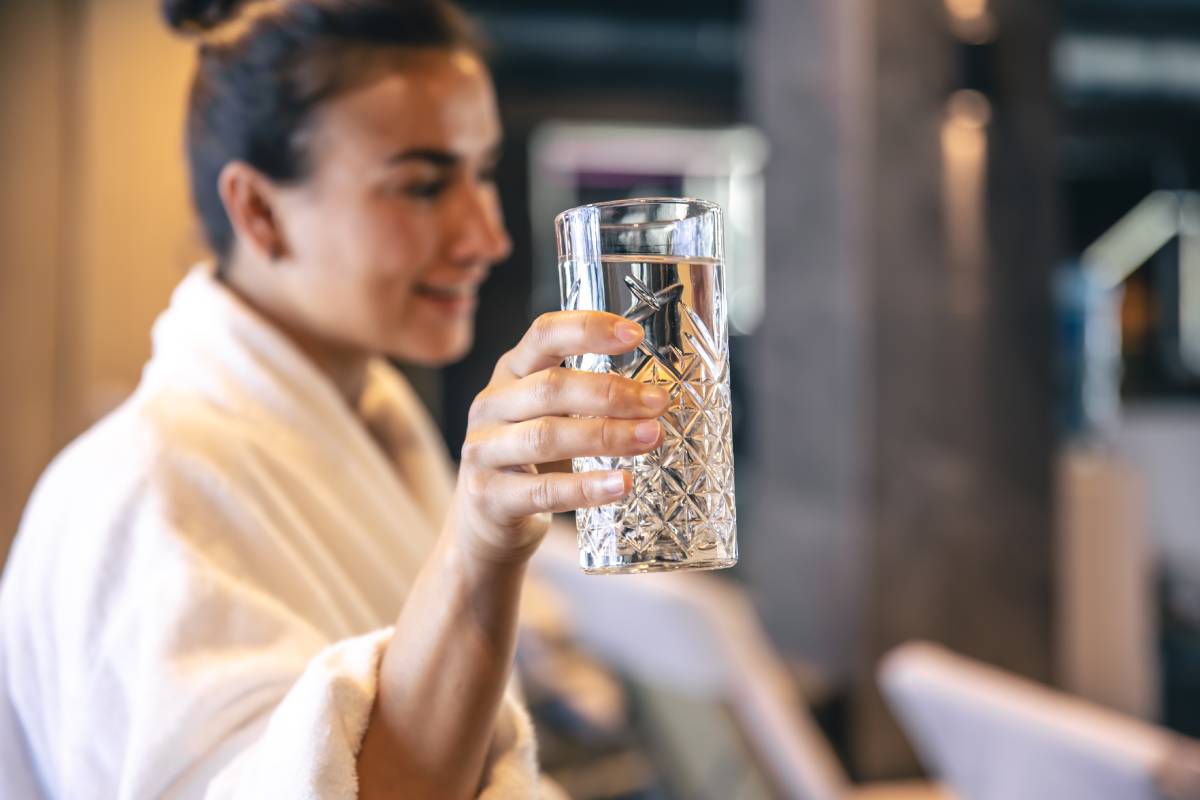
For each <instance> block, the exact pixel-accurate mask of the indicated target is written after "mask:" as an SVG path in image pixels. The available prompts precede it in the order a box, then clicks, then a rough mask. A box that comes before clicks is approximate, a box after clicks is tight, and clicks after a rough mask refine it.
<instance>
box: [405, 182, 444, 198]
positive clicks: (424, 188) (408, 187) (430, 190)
mask: <svg viewBox="0 0 1200 800" xmlns="http://www.w3.org/2000/svg"><path fill="white" fill-rule="evenodd" d="M446 185H447V184H446V181H444V180H436V181H420V182H417V183H401V184H397V185H395V186H394V187H393V189H392V193H393V194H401V195H406V196H408V197H415V198H416V199H418V200H433V199H435V198H437V197H438V195H440V194H441V193H442V192H444V191H445V190H446Z"/></svg>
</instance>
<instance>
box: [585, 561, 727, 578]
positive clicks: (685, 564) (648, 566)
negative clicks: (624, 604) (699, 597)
mask: <svg viewBox="0 0 1200 800" xmlns="http://www.w3.org/2000/svg"><path fill="white" fill-rule="evenodd" d="M737 561H738V560H737V557H736V556H735V557H734V558H714V559H706V560H697V561H633V562H629V563H625V564H592V565H587V564H580V565H579V567H580V569H582V570H583V571H584V572H585V573H586V574H588V575H640V574H645V573H650V572H677V571H680V570H714V569H729V568H730V567H732V566H733V565H735V564H737Z"/></svg>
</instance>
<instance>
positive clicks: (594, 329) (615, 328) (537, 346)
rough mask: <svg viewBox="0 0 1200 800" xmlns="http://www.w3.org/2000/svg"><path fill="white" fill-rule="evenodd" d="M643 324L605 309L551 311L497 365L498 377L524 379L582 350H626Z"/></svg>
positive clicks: (636, 339) (637, 337)
mask: <svg viewBox="0 0 1200 800" xmlns="http://www.w3.org/2000/svg"><path fill="white" fill-rule="evenodd" d="M642 335H643V331H642V326H641V325H638V324H637V323H636V322H630V321H629V320H627V319H625V318H624V317H621V316H619V315H617V314H609V313H607V312H604V311H551V312H548V313H546V314H542V315H541V316H540V317H538V318H537V319H535V320H534V321H533V324H532V325H530V326H529V330H528V331H526V332H525V335H524V336H523V337H522V338H521V341H520V342H518V343H517V346H516V347H514V348H513V349H512V350H510V351H509V352H507V353H505V354H504V355H503V356H501V358H500V361H499V362H498V363H497V364H496V372H497V377H504V376H503V374H502V373H503V372H507V373H508V377H510V378H511V377H512V376H515V377H518V378H524V377H525V376H527V375H532V374H533V373H535V372H538V371H540V370H543V369H546V368H547V367H554V366H557V365H558V364H559V363H561V362H562V360H563V359H564V358H566V357H567V356H573V355H581V354H583V353H603V354H607V355H616V354H617V353H627V352H629V351H630V350H632V349H633V348H634V347H636V346H637V343H638V342H640V341H641V340H642Z"/></svg>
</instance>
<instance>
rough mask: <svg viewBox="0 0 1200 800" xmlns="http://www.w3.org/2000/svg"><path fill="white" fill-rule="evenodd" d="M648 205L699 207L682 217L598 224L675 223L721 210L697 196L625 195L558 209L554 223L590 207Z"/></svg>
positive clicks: (709, 201) (599, 209)
mask: <svg viewBox="0 0 1200 800" xmlns="http://www.w3.org/2000/svg"><path fill="white" fill-rule="evenodd" d="M649 205H683V206H696V207H697V208H699V209H700V212H699V213H698V214H689V215H688V216H686V217H683V219H672V220H652V221H645V222H605V223H599V224H600V225H602V226H604V227H608V226H614V227H624V226H631V227H634V226H641V225H654V224H660V225H671V224H675V223H678V222H682V221H683V220H684V219H691V218H694V217H698V216H702V215H704V214H708V213H711V212H714V211H715V212H718V213H719V212H720V211H721V205H720V204H719V203H714V202H713V201H712V200H701V199H700V198H698V197H627V198H624V199H620V200H604V201H601V202H599V203H584V204H583V205H581V206H575V207H574V208H568V209H567V210H566V211H560V212H559V213H558V214H557V215H555V217H554V221H555V223H562V222H565V221H566V220H567V219H569V218H571V217H573V216H575V215H576V214H578V213H580V212H583V211H587V210H590V209H595V210H597V211H603V210H604V209H606V208H617V207H620V206H629V207H633V206H649Z"/></svg>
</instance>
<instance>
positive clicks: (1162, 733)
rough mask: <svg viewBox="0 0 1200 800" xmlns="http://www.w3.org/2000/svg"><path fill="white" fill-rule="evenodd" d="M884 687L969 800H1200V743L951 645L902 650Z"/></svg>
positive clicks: (886, 668) (937, 770)
mask: <svg viewBox="0 0 1200 800" xmlns="http://www.w3.org/2000/svg"><path fill="white" fill-rule="evenodd" d="M880 684H881V686H882V688H883V690H884V694H885V696H886V697H887V699H888V701H889V702H890V703H891V705H892V707H893V709H894V710H895V711H896V713H897V716H898V718H899V719H900V721H901V724H902V726H903V727H904V729H905V731H906V732H907V733H908V735H909V738H910V740H911V741H912V742H913V744H914V745H915V747H916V749H917V752H918V753H919V754H920V756H921V758H922V761H923V762H924V763H925V766H926V767H928V768H929V769H930V770H931V771H932V772H933V773H934V774H936V775H938V776H939V777H940V778H941V779H942V780H943V781H944V782H945V783H946V785H948V786H949V787H951V789H952V790H953V791H954V792H955V793H956V794H958V795H959V796H961V797H963V798H968V799H969V800H1012V799H1013V798H1021V800H1161V799H1162V798H1174V799H1175V800H1197V799H1198V798H1200V743H1197V742H1193V741H1192V740H1189V739H1185V738H1184V737H1181V736H1179V735H1176V734H1174V733H1171V732H1170V731H1167V730H1165V729H1163V728H1161V727H1158V726H1155V725H1151V724H1149V723H1145V722H1142V721H1140V720H1138V719H1135V718H1133V717H1130V716H1126V715H1124V714H1120V713H1117V712H1115V711H1110V710H1107V709H1104V708H1101V707H1100V706H1097V705H1094V704H1092V703H1089V702H1087V701H1084V700H1082V699H1080V698H1077V697H1073V696H1071V695H1067V694H1064V693H1062V692H1058V691H1054V690H1052V689H1050V688H1048V687H1045V686H1042V685H1040V684H1037V683H1034V682H1032V681H1029V680H1026V679H1023V678H1019V677H1017V676H1015V675H1012V674H1010V673H1007V672H1004V671H1002V670H999V669H996V668H995V667H991V666H988V665H986V664H983V663H981V662H978V661H973V660H971V659H968V658H964V657H962V656H959V655H956V654H954V653H951V652H950V651H948V650H946V649H944V648H942V647H938V646H936V645H932V644H925V643H910V644H906V645H903V646H901V647H899V648H897V649H896V650H894V651H893V652H892V653H890V654H889V655H888V656H887V657H886V658H885V660H884V662H883V664H882V666H881V668H880Z"/></svg>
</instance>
